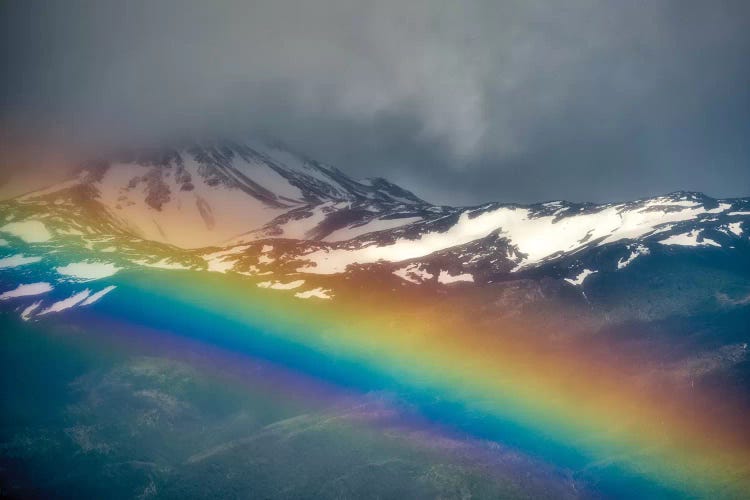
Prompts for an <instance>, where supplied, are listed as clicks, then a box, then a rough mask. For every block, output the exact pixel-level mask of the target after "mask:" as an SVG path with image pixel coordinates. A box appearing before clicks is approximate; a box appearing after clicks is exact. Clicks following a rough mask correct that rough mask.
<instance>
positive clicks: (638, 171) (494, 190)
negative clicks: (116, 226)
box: [0, 0, 750, 204]
mask: <svg viewBox="0 0 750 500" xmlns="http://www.w3.org/2000/svg"><path fill="white" fill-rule="evenodd" d="M0 16H1V18H2V20H1V21H0V22H2V23H3V24H4V26H3V27H2V31H3V33H2V35H0V36H2V37H3V40H2V54H3V55H2V57H3V70H2V72H1V74H2V76H0V78H1V79H2V116H1V120H2V122H1V124H2V130H1V135H0V146H1V147H2V154H3V158H2V163H1V164H2V171H0V182H1V181H3V180H5V181H8V182H10V183H11V184H12V183H14V182H15V183H18V182H19V180H20V181H22V180H23V178H24V176H25V175H26V174H27V172H29V171H33V167H37V168H44V169H49V170H48V171H49V172H50V178H52V177H54V175H52V174H53V173H54V169H55V168H57V169H58V170H60V169H61V167H55V165H63V164H64V163H65V162H67V161H69V159H70V158H74V157H76V155H79V156H80V155H85V154H88V152H89V151H94V150H97V149H105V148H109V147H114V146H121V145H138V144H154V143H159V142H165V141H168V140H169V139H171V138H173V137H176V136H180V135H184V134H191V135H195V136H202V135H205V136H216V135H222V136H232V137H239V136H243V135H257V134H259V133H261V132H262V133H264V134H267V135H271V136H274V137H277V138H278V139H280V140H282V141H285V142H287V143H288V144H290V145H291V146H293V147H294V148H296V149H298V150H300V151H303V152H306V153H307V154H308V155H310V156H312V157H314V158H316V159H319V160H321V161H325V162H328V163H332V164H334V165H336V166H338V167H339V168H341V169H342V170H344V171H346V172H348V173H350V174H352V175H353V176H355V177H370V176H383V177H386V178H389V179H391V180H393V181H395V182H397V183H400V184H402V185H403V186H404V187H407V188H410V189H412V190H413V191H415V192H416V193H417V194H419V195H421V196H423V197H425V198H427V199H429V200H430V201H435V202H444V203H456V204H458V203H461V204H469V203H480V202H484V201H489V200H497V201H508V202H510V201H514V202H531V201H542V200H549V199H560V198H564V199H569V200H575V201H604V200H620V199H630V198H637V197H643V196H650V195H654V194H659V193H664V192H669V191H673V190H678V189H687V190H700V191H704V192H706V193H708V194H710V195H713V196H717V197H724V196H747V195H750V2H748V1H747V0H737V1H722V0H704V1H693V0H647V1H646V0H642V1H639V0H629V1H621V0H610V1H591V0H566V1H564V2H562V1H554V0H549V1H545V2H542V1H535V0H519V1H502V0H491V1H486V2H483V1H470V0H464V1H455V0H446V1H420V0H386V1H375V0H299V1H294V2H292V1H286V0H268V1H262V2H260V1H258V2H256V1H242V2H224V1H211V2H209V1H202V0H200V1H191V0H179V1H173V2H169V1H165V0H160V1H142V2H141V1H132V0H129V1H111V2H110V1H105V0H91V1H79V0H66V1H49V2H39V1H31V0H17V1H11V0H6V1H4V2H1V3H0ZM40 166H41V167H40ZM30 169H31V170H30Z"/></svg>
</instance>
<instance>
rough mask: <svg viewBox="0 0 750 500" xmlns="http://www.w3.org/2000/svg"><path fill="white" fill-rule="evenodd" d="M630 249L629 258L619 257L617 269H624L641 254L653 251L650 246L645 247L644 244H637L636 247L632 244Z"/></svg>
mask: <svg viewBox="0 0 750 500" xmlns="http://www.w3.org/2000/svg"><path fill="white" fill-rule="evenodd" d="M630 249H631V250H630V255H629V256H628V258H627V259H619V260H618V261H617V269H623V268H625V267H627V266H628V265H630V263H631V262H633V261H634V260H635V259H637V258H638V256H639V255H648V254H650V253H651V251H650V250H649V249H648V247H645V246H643V245H636V246H635V248H633V246H631V247H630Z"/></svg>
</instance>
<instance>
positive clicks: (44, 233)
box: [0, 220, 52, 243]
mask: <svg viewBox="0 0 750 500" xmlns="http://www.w3.org/2000/svg"><path fill="white" fill-rule="evenodd" d="M0 231H3V232H5V233H8V234H12V235H13V236H15V237H16V238H20V239H22V240H23V241H25V242H26V243H44V242H45V241H49V240H51V239H52V233H50V232H49V231H48V230H47V226H45V225H44V224H42V223H41V222H39V221H38V220H27V221H23V222H11V223H9V224H6V225H4V226H3V227H0Z"/></svg>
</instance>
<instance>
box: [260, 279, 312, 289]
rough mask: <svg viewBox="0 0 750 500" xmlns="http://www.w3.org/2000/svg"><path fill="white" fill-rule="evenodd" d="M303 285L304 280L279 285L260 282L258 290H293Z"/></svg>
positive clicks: (278, 283) (277, 283)
mask: <svg viewBox="0 0 750 500" xmlns="http://www.w3.org/2000/svg"><path fill="white" fill-rule="evenodd" d="M304 284H305V280H297V281H291V282H289V283H281V282H280V281H276V282H271V281H262V282H260V283H258V287H259V288H270V289H272V290H293V289H295V288H299V287H301V286H302V285H304Z"/></svg>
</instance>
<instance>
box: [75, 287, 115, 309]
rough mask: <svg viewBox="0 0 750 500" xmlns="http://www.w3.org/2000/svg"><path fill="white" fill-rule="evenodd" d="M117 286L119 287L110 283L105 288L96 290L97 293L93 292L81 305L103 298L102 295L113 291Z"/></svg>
mask: <svg viewBox="0 0 750 500" xmlns="http://www.w3.org/2000/svg"><path fill="white" fill-rule="evenodd" d="M115 288H117V287H116V286H115V285H109V286H108V287H106V288H103V289H101V290H99V291H98V292H96V293H95V294H93V295H91V296H90V297H88V298H87V299H86V300H84V301H83V302H81V305H82V306H88V305H91V304H93V303H94V302H96V301H98V300H99V299H101V298H102V297H104V296H105V295H107V294H108V293H109V292H111V291H112V290H114V289H115Z"/></svg>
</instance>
